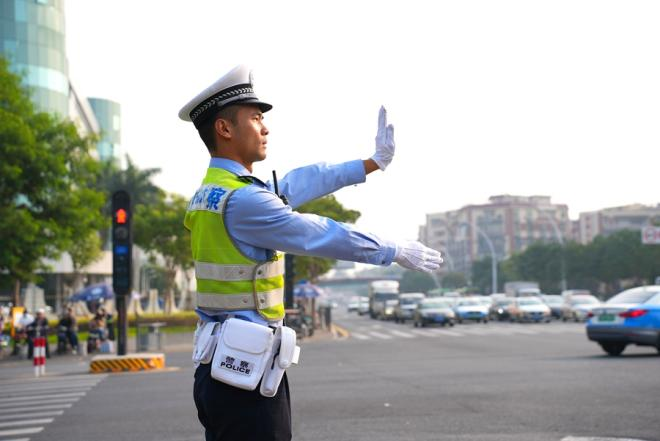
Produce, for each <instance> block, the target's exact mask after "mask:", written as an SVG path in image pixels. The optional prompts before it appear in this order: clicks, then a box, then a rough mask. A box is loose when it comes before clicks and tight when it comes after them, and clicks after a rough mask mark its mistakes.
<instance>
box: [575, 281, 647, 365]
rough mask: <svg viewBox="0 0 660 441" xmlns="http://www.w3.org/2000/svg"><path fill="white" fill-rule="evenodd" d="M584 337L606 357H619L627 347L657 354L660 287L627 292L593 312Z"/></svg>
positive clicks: (642, 287) (641, 287)
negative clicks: (634, 346)
mask: <svg viewBox="0 0 660 441" xmlns="http://www.w3.org/2000/svg"><path fill="white" fill-rule="evenodd" d="M587 337H588V338H589V340H591V341H595V342H596V343H598V344H599V345H600V346H601V347H602V348H603V350H604V351H605V352H607V353H608V354H609V355H621V353H622V352H623V350H624V349H625V348H626V346H628V345H629V344H636V345H639V346H653V347H654V348H656V349H657V350H658V353H660V285H652V286H640V287H638V288H632V289H628V290H626V291H623V292H621V293H619V294H617V295H615V296H614V297H612V298H611V299H609V300H608V301H607V302H605V303H604V304H603V305H602V306H598V307H595V308H593V309H592V310H591V312H590V313H589V321H588V322H587Z"/></svg>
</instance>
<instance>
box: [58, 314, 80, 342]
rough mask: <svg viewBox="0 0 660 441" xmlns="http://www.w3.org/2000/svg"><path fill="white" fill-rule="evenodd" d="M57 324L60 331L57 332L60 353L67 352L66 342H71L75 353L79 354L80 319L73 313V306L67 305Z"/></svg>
mask: <svg viewBox="0 0 660 441" xmlns="http://www.w3.org/2000/svg"><path fill="white" fill-rule="evenodd" d="M57 326H58V333H57V339H58V342H57V347H58V353H62V354H63V353H65V352H66V344H67V343H69V344H70V345H71V350H72V351H73V354H77V353H78V352H79V348H78V320H77V319H76V316H75V315H74V314H73V308H72V307H70V306H67V308H66V309H65V310H64V314H62V318H60V322H59V323H58V324H57Z"/></svg>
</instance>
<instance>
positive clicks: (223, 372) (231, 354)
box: [211, 318, 274, 390]
mask: <svg viewBox="0 0 660 441" xmlns="http://www.w3.org/2000/svg"><path fill="white" fill-rule="evenodd" d="M273 339H274V336H273V330H272V329H271V328H269V327H267V326H263V325H258V324H256V323H252V322H248V321H245V320H240V319H237V318H230V319H227V320H226V321H225V322H224V323H223V324H222V327H221V328H220V333H219V336H218V344H217V346H216V348H215V355H214V356H213V363H212V364H211V376H212V377H213V378H215V379H216V380H218V381H222V382H223V383H226V384H230V385H232V386H234V387H238V388H240V389H246V390H254V389H256V387H257V384H259V380H261V376H262V375H263V373H264V370H265V369H266V364H267V363H268V360H269V358H270V355H271V353H272V351H273Z"/></svg>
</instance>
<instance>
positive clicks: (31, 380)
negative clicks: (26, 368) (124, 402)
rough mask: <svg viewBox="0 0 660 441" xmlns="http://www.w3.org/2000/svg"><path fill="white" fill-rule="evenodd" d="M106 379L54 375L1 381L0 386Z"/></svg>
mask: <svg viewBox="0 0 660 441" xmlns="http://www.w3.org/2000/svg"><path fill="white" fill-rule="evenodd" d="M101 377H102V378H101ZM105 377H107V375H106V374H104V375H102V376H101V375H92V374H79V375H53V376H48V375H47V376H45V377H41V378H34V377H23V378H13V379H7V380H0V386H3V385H6V384H38V383H55V382H62V381H74V380H89V381H95V380H96V379H97V378H98V379H99V380H98V381H101V380H102V379H103V378H105Z"/></svg>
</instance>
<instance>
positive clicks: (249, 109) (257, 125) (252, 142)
mask: <svg viewBox="0 0 660 441" xmlns="http://www.w3.org/2000/svg"><path fill="white" fill-rule="evenodd" d="M234 129H235V134H236V138H235V139H236V144H237V147H238V149H237V150H238V154H239V155H240V156H241V159H242V160H243V163H244V164H252V163H253V162H257V161H263V160H264V159H266V136H267V135H268V129H267V128H266V126H265V125H264V117H263V114H262V113H261V110H259V108H258V107H257V106H241V107H240V109H239V110H238V112H237V113H236V125H235V126H234Z"/></svg>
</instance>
